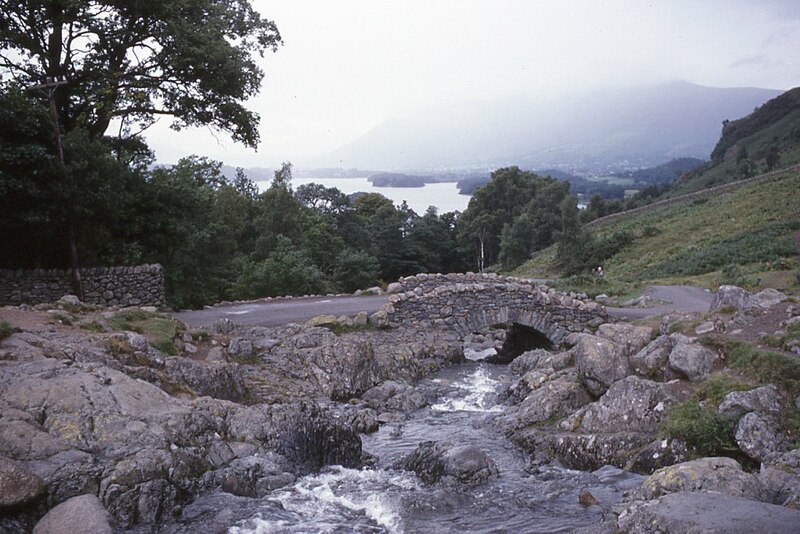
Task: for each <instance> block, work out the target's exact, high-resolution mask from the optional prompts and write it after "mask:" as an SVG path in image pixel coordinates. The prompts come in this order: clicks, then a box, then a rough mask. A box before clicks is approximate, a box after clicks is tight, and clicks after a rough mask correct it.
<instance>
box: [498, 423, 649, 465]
mask: <svg viewBox="0 0 800 534" xmlns="http://www.w3.org/2000/svg"><path fill="white" fill-rule="evenodd" d="M511 439H512V440H513V441H514V442H515V443H516V444H517V445H518V446H519V447H520V448H522V449H523V450H526V451H529V452H531V453H532V454H536V455H537V456H539V457H540V458H542V459H543V460H549V459H553V458H554V459H556V460H558V461H559V462H560V463H561V464H562V465H563V466H564V467H567V468H569V469H578V470H581V471H594V470H596V469H600V468H601V467H603V466H604V465H613V466H617V467H624V466H625V465H626V464H627V463H628V461H629V460H630V456H631V454H632V453H633V452H635V451H638V450H640V449H641V448H642V447H644V446H646V445H647V444H648V443H650V442H651V441H652V436H651V435H650V434H643V433H640V432H615V433H608V434H604V433H596V434H578V433H573V432H558V431H555V432H554V431H548V430H542V429H538V428H535V427H529V428H526V429H522V430H519V431H517V432H514V433H512V434H511Z"/></svg>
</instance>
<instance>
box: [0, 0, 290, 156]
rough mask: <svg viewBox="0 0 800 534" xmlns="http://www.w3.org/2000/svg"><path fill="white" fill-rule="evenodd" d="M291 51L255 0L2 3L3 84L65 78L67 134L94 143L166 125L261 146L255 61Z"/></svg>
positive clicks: (58, 94) (60, 96)
mask: <svg viewBox="0 0 800 534" xmlns="http://www.w3.org/2000/svg"><path fill="white" fill-rule="evenodd" d="M280 43H281V37H280V34H279V33H278V29H277V27H276V26H275V24H274V23H273V22H272V21H269V20H264V19H262V18H261V16H260V15H259V14H258V13H257V12H256V11H255V10H253V8H252V6H251V5H250V3H249V2H248V1H247V0H170V1H168V2H167V1H163V0H0V76H2V78H3V79H4V80H6V81H8V80H9V79H13V80H14V81H16V82H17V83H18V84H19V85H21V86H23V87H29V86H34V85H36V84H39V83H41V82H42V80H43V79H44V78H45V77H63V78H64V79H65V80H66V84H65V85H63V86H61V87H59V88H58V90H56V91H55V92H54V99H55V103H56V107H57V110H58V115H59V117H60V120H61V121H62V123H63V126H64V129H65V130H66V131H70V130H73V129H75V128H83V129H85V130H86V131H87V132H88V133H89V135H90V136H91V137H98V136H101V135H103V134H105V132H106V131H107V130H108V128H109V126H111V124H112V121H114V120H115V119H116V120H118V121H119V126H120V128H119V132H121V133H123V134H124V133H125V132H128V131H129V130H128V128H130V127H132V126H134V125H138V126H139V127H147V126H148V125H150V124H151V123H152V122H153V121H154V120H155V118H156V117H157V116H159V115H169V116H172V117H174V119H175V121H174V123H173V126H174V127H175V128H178V129H180V128H182V127H185V126H190V125H209V126H211V127H214V128H217V129H219V130H222V131H225V132H228V133H229V134H230V135H231V136H232V137H233V139H234V140H236V141H240V142H243V143H245V144H246V145H249V146H256V145H257V143H258V140H259V136H258V128H257V127H258V115H257V114H255V113H253V112H252V111H250V110H248V109H246V108H245V107H244V105H243V102H244V101H245V100H246V99H247V98H249V97H251V96H253V95H254V94H255V93H256V92H257V91H258V88H259V86H260V83H261V80H262V77H263V72H262V71H261V69H260V68H259V67H258V65H257V64H256V62H255V59H254V55H259V54H263V53H264V52H265V51H266V50H270V49H272V50H274V49H275V48H276V47H277V46H278V45H279V44H280Z"/></svg>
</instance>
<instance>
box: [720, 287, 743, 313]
mask: <svg viewBox="0 0 800 534" xmlns="http://www.w3.org/2000/svg"><path fill="white" fill-rule="evenodd" d="M724 307H733V308H735V309H736V310H746V309H747V308H749V307H750V293H748V292H747V290H745V289H742V288H741V287H737V286H719V289H717V292H716V293H715V294H714V300H712V301H711V307H710V310H711V311H715V310H719V309H720V308H724Z"/></svg>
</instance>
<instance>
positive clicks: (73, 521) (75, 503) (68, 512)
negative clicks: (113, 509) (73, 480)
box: [33, 495, 114, 534]
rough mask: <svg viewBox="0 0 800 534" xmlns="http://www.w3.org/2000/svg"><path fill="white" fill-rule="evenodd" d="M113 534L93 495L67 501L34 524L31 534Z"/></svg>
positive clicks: (102, 510) (101, 507)
mask: <svg viewBox="0 0 800 534" xmlns="http://www.w3.org/2000/svg"><path fill="white" fill-rule="evenodd" d="M65 532H69V533H70V534H113V532H114V529H113V528H112V526H111V518H110V517H109V514H108V512H107V511H106V509H105V508H103V504H102V503H101V502H100V499H98V498H97V496H95V495H80V496H77V497H72V498H71V499H68V500H66V501H64V502H62V503H61V504H59V505H58V506H56V507H55V508H53V509H52V510H50V511H49V512H47V514H46V515H45V516H44V517H43V518H42V519H41V520H40V521H39V522H38V523H37V524H36V527H34V529H33V534H63V533H65Z"/></svg>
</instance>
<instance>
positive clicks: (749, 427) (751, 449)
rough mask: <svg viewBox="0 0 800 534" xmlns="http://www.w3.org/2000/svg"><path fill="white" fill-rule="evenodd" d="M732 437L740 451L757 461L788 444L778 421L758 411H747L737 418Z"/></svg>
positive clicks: (786, 446)
mask: <svg viewBox="0 0 800 534" xmlns="http://www.w3.org/2000/svg"><path fill="white" fill-rule="evenodd" d="M734 438H735V439H736V444H737V445H738V446H739V448H740V449H741V450H742V452H744V453H745V454H746V455H747V456H749V457H750V458H752V459H754V460H757V461H759V462H760V461H763V460H764V459H766V458H767V456H768V455H770V454H773V453H776V452H784V451H786V450H787V448H788V446H789V443H788V440H787V439H786V437H785V435H784V432H783V430H782V429H781V427H780V424H779V423H778V421H777V420H776V419H775V418H774V417H771V416H769V415H764V414H761V413H759V412H750V413H747V414H745V415H744V416H743V417H742V418H741V419H740V420H739V424H737V425H736V432H735V434H734Z"/></svg>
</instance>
